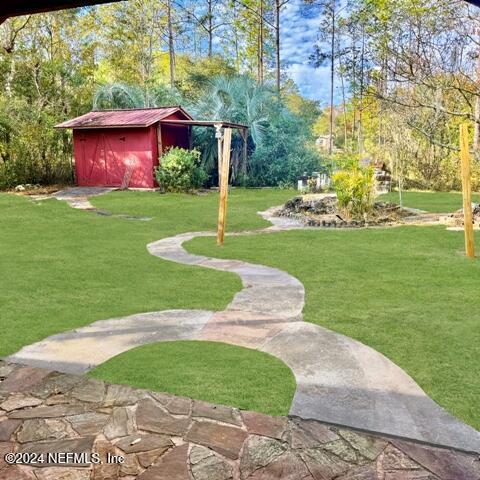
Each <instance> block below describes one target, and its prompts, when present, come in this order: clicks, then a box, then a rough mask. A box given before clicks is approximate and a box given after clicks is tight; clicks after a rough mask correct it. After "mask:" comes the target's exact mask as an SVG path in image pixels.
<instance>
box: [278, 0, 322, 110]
mask: <svg viewBox="0 0 480 480" xmlns="http://www.w3.org/2000/svg"><path fill="white" fill-rule="evenodd" d="M302 3H303V0H290V2H289V3H287V5H286V6H285V8H284V10H283V11H282V17H281V27H282V30H281V39H280V42H281V43H280V47H281V55H282V63H283V64H284V65H286V68H285V71H286V73H287V75H288V76H289V77H290V78H292V79H293V80H294V81H295V83H296V84H297V85H298V87H299V89H300V92H301V93H302V95H304V96H306V97H308V98H311V99H313V100H321V102H322V105H326V104H327V103H328V101H329V91H330V71H329V70H330V67H329V66H328V65H326V66H323V67H320V68H314V67H312V66H311V65H309V61H308V59H309V56H310V55H311V54H312V53H313V45H314V44H315V42H316V40H317V36H318V32H319V25H320V19H319V16H318V14H316V15H311V16H309V17H306V16H305V15H303V14H302V10H301V4H302Z"/></svg>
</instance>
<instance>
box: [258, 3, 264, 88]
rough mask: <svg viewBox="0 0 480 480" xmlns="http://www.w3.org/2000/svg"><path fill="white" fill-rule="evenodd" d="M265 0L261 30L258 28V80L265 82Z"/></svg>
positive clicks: (261, 14)
mask: <svg viewBox="0 0 480 480" xmlns="http://www.w3.org/2000/svg"><path fill="white" fill-rule="evenodd" d="M263 1H264V0H260V13H259V22H260V24H259V30H258V75H257V76H258V82H259V83H260V84H263Z"/></svg>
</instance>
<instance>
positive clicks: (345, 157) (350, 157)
mask: <svg viewBox="0 0 480 480" xmlns="http://www.w3.org/2000/svg"><path fill="white" fill-rule="evenodd" d="M332 160H333V164H334V165H335V167H336V169H337V170H352V169H355V168H358V167H359V162H360V155H358V154H354V153H348V152H342V153H335V154H334V155H333V158H332Z"/></svg>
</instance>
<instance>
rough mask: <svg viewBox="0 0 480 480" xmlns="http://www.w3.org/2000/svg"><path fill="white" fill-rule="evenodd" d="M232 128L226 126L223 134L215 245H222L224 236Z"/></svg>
mask: <svg viewBox="0 0 480 480" xmlns="http://www.w3.org/2000/svg"><path fill="white" fill-rule="evenodd" d="M231 143H232V129H231V128H226V129H225V131H224V135H223V155H222V172H221V182H220V206H219V208H218V228H217V245H223V241H224V238H225V221H226V218H227V200H228V174H229V171H230V145H231Z"/></svg>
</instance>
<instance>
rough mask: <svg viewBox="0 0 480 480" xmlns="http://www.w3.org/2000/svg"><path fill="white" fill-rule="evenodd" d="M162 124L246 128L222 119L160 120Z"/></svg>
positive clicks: (246, 128)
mask: <svg viewBox="0 0 480 480" xmlns="http://www.w3.org/2000/svg"><path fill="white" fill-rule="evenodd" d="M160 124H162V125H189V126H192V127H215V128H216V127H220V128H236V129H238V130H248V126H247V125H242V124H241V123H232V122H224V121H222V120H161V121H160Z"/></svg>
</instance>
